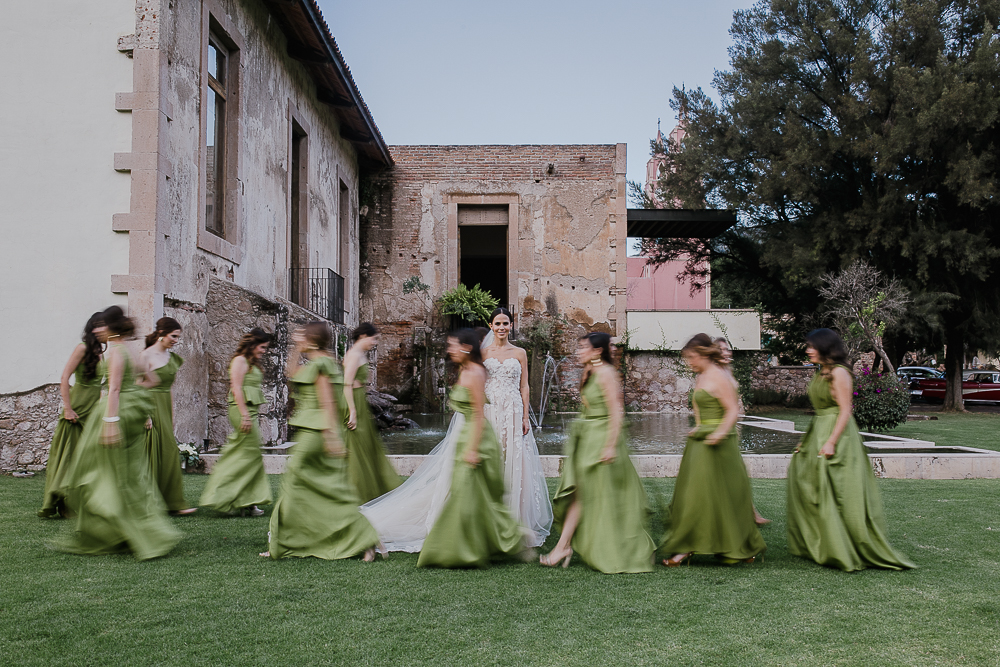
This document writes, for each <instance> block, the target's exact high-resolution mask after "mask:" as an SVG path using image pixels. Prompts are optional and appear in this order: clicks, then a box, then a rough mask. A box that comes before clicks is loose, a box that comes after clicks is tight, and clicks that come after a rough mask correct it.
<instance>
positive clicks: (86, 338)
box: [82, 313, 104, 380]
mask: <svg viewBox="0 0 1000 667" xmlns="http://www.w3.org/2000/svg"><path fill="white" fill-rule="evenodd" d="M103 326H104V313H94V314H93V315H91V316H90V319H89V320H87V324H86V325H85V326H84V327H83V347H84V352H83V362H82V363H83V377H84V379H86V380H93V379H94V378H95V377H97V364H98V363H100V361H101V354H102V353H103V352H104V344H103V343H102V342H101V341H99V340H97V336H95V335H94V329H96V328H97V327H103Z"/></svg>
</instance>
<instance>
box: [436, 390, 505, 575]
mask: <svg viewBox="0 0 1000 667" xmlns="http://www.w3.org/2000/svg"><path fill="white" fill-rule="evenodd" d="M449 399H450V402H451V407H452V409H453V410H455V411H456V412H460V413H462V415H463V416H464V417H465V424H464V425H463V426H462V430H461V431H460V432H459V434H458V436H457V444H456V446H455V465H454V467H453V468H452V473H451V487H450V489H449V492H448V499H447V500H446V501H445V503H444V506H443V507H442V508H441V514H440V515H438V518H437V520H436V521H435V522H434V525H433V526H431V529H430V531H429V532H428V533H427V539H425V540H424V545H423V547H422V548H421V550H420V557H419V558H417V567H484V566H486V565H487V564H489V561H490V558H491V557H493V556H500V555H504V554H506V555H508V556H514V555H517V554H518V553H520V552H521V551H523V550H524V544H523V542H524V529H523V528H522V527H521V525H520V524H519V523H518V522H517V520H516V519H514V517H513V516H511V513H510V510H509V509H508V508H507V505H506V504H504V502H503V493H504V483H503V458H502V456H501V453H500V443H499V442H497V437H496V434H495V433H494V432H493V427H492V426H490V422H489V420H488V419H486V418H485V417H483V432H482V434H481V436H480V438H479V459H480V461H479V465H477V466H476V467H475V468H473V467H472V466H470V465H469V464H468V463H466V462H465V460H464V458H463V457H464V456H465V452H466V450H467V449H468V447H469V444H470V442H471V437H472V426H473V424H472V394H471V392H470V391H469V390H468V389H467V388H466V387H460V386H457V385H456V386H455V387H454V388H453V389H452V390H451V395H450V396H449Z"/></svg>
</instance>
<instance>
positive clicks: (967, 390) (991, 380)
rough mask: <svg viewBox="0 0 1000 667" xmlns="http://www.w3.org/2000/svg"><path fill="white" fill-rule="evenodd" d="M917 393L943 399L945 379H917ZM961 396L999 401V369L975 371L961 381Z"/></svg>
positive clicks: (928, 397) (975, 399)
mask: <svg viewBox="0 0 1000 667" xmlns="http://www.w3.org/2000/svg"><path fill="white" fill-rule="evenodd" d="M917 384H918V386H919V389H918V390H917V391H919V392H920V393H919V394H916V395H917V396H921V397H922V398H926V399H930V400H935V401H936V400H944V389H945V381H944V378H941V379H926V380H918V381H917ZM962 398H963V399H965V400H966V401H998V402H1000V371H976V372H974V373H973V374H972V375H970V376H969V377H968V378H966V379H965V380H963V381H962Z"/></svg>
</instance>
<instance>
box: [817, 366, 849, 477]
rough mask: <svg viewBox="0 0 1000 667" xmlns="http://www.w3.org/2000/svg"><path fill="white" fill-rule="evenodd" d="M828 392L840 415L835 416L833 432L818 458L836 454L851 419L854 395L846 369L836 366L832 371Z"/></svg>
mask: <svg viewBox="0 0 1000 667" xmlns="http://www.w3.org/2000/svg"><path fill="white" fill-rule="evenodd" d="M830 391H831V392H832V393H833V400H835V401H837V407H839V408H840V413H839V414H838V415H837V423H835V424H834V425H833V432H832V433H830V437H829V438H828V439H827V441H826V442H825V443H824V444H823V447H822V448H820V450H819V453H820V456H825V457H826V458H830V457H831V456H833V455H834V454H836V453H837V442H838V441H840V436H842V435H843V434H844V429H845V428H847V422H848V421H850V419H851V410H852V404H853V399H852V397H853V395H854V381H853V380H852V379H851V374H850V373H848V372H847V369H845V368H841V367H840V366H837V367H836V368H834V369H833V377H832V381H831V382H830Z"/></svg>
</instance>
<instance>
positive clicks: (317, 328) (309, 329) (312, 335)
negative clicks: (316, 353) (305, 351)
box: [305, 320, 333, 350]
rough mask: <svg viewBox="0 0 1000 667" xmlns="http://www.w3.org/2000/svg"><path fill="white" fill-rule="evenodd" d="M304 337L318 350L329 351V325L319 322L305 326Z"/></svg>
mask: <svg viewBox="0 0 1000 667" xmlns="http://www.w3.org/2000/svg"><path fill="white" fill-rule="evenodd" d="M305 336H306V340H307V341H309V342H310V343H312V344H313V345H315V346H316V349H318V350H329V349H330V343H331V342H332V341H333V334H331V333H330V325H329V324H327V323H326V322H321V321H319V320H317V321H315V322H310V323H309V324H307V325H306V326H305Z"/></svg>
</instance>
